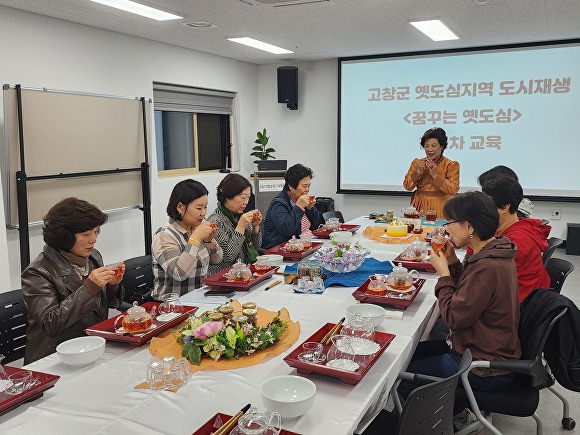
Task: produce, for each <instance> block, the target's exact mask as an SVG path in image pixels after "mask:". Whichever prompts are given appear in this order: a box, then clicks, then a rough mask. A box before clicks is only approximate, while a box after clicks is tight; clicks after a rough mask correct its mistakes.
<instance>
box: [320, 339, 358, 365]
mask: <svg viewBox="0 0 580 435" xmlns="http://www.w3.org/2000/svg"><path fill="white" fill-rule="evenodd" d="M331 340H332V345H331V346H330V349H329V350H328V353H327V354H326V359H327V363H326V365H328V366H330V367H334V368H337V369H343V370H350V371H355V370H356V369H357V368H358V364H356V363H355V362H354V350H352V341H351V338H350V337H348V336H346V335H334V336H333V337H332V339H331Z"/></svg>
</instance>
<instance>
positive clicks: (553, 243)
mask: <svg viewBox="0 0 580 435" xmlns="http://www.w3.org/2000/svg"><path fill="white" fill-rule="evenodd" d="M562 243H564V240H562V239H559V238H557V237H550V238H549V239H548V248H547V249H546V250H545V251H544V253H543V254H542V261H543V262H544V266H546V265H547V264H548V261H550V258H552V255H553V254H554V251H555V250H556V248H557V247H558V246H560V245H561V244H562Z"/></svg>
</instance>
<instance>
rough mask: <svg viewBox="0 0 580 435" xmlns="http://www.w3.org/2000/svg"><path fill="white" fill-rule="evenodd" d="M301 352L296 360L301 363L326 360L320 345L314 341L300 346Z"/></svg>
mask: <svg viewBox="0 0 580 435" xmlns="http://www.w3.org/2000/svg"><path fill="white" fill-rule="evenodd" d="M302 349H303V350H304V352H302V353H301V354H300V355H298V359H299V360H300V361H303V362H309V363H315V364H317V363H319V362H321V361H324V359H325V358H326V357H325V356H324V354H323V353H322V344H321V343H316V342H314V341H308V342H306V343H304V344H303V345H302Z"/></svg>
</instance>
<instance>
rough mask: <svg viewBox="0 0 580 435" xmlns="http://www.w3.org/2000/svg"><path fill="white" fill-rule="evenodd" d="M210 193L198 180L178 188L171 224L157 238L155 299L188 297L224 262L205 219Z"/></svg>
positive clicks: (169, 212)
mask: <svg viewBox="0 0 580 435" xmlns="http://www.w3.org/2000/svg"><path fill="white" fill-rule="evenodd" d="M207 193H208V192H207V189H206V188H205V186H204V185H203V184H201V183H200V182H198V181H194V180H183V181H180V182H179V183H177V184H176V185H175V187H174V188H173V191H172V192H171V196H170V197H169V203H168V204H167V215H168V216H169V221H168V222H167V223H166V224H165V225H163V226H162V227H161V228H159V229H158V230H157V231H156V232H155V234H154V235H153V246H152V251H153V275H154V276H155V279H154V281H153V292H152V294H151V295H152V296H153V297H154V298H155V299H160V297H161V296H163V295H165V294H167V293H177V294H178V295H184V294H186V293H187V292H189V291H191V290H193V289H196V288H199V287H201V280H202V279H203V278H204V277H205V276H207V272H208V268H209V265H210V263H211V264H218V263H219V262H220V261H221V260H222V255H223V254H222V248H221V247H220V246H219V245H218V243H217V242H216V240H215V239H214V237H213V236H214V234H213V230H212V227H211V225H210V223H209V222H207V221H204V220H203V218H204V217H205V215H206V213H207Z"/></svg>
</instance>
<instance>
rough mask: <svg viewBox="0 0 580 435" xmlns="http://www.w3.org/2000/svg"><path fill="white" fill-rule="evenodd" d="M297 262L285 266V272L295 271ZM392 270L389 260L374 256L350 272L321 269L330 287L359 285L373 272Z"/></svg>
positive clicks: (326, 283)
mask: <svg viewBox="0 0 580 435" xmlns="http://www.w3.org/2000/svg"><path fill="white" fill-rule="evenodd" d="M297 270H298V263H294V264H291V265H288V266H286V272H288V273H297ZM392 270H393V266H392V264H391V263H390V262H389V261H379V260H377V259H376V258H372V257H369V258H365V260H364V262H363V264H362V265H361V266H360V267H359V268H358V269H357V270H354V271H352V272H348V273H338V272H331V271H329V270H326V269H323V271H324V273H325V274H326V279H325V280H324V285H325V286H326V287H330V286H331V285H340V286H343V287H360V286H361V285H363V284H364V282H365V281H366V280H367V279H368V277H369V276H370V275H372V274H373V273H382V274H388V273H391V271H392Z"/></svg>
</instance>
